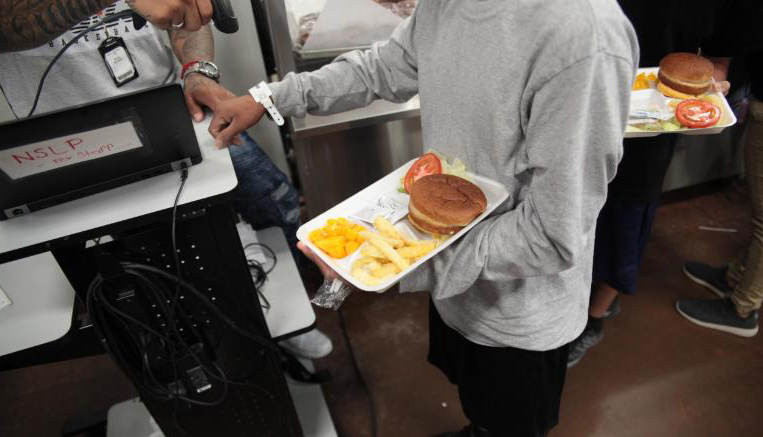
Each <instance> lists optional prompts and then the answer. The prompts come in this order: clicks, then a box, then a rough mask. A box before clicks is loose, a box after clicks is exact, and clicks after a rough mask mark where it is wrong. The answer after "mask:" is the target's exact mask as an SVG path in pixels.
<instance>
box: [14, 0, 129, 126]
mask: <svg viewBox="0 0 763 437" xmlns="http://www.w3.org/2000/svg"><path fill="white" fill-rule="evenodd" d="M131 16H132V11H130V10H127V11H122V12H119V13H117V14H114V15H111V16H108V17H106V18H103V19H102V20H99V21H98V22H96V23H95V24H93V25H92V26H90V27H88V28H87V29H85V30H83V31H82V32H81V33H80V34H78V35H77V36H75V37H74V38H72V39H71V40H70V41H69V42H68V43H66V45H64V46H63V47H62V48H61V50H59V51H58V53H56V56H54V57H53V60H52V61H50V63H49V64H48V67H47V68H45V72H44V73H42V77H41V78H40V82H39V84H38V85H37V92H36V93H35V96H34V102H33V103H32V109H30V110H29V114H27V117H31V116H32V114H34V111H35V110H36V109H37V104H38V103H39V101H40V96H41V95H42V87H43V86H44V85H45V79H47V77H48V73H50V69H51V68H53V65H54V64H55V63H56V61H58V59H59V58H60V57H61V56H62V55H63V54H64V53H65V52H66V51H67V50H68V49H69V47H71V46H72V45H74V44H76V43H77V41H79V40H80V38H82V37H83V36H85V35H87V34H88V33H90V32H92V31H93V30H95V29H96V28H98V27H100V26H105V25H106V23H111V22H112V21H117V20H120V19H122V18H126V17H131Z"/></svg>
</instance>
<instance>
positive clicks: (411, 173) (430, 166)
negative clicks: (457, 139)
mask: <svg viewBox="0 0 763 437" xmlns="http://www.w3.org/2000/svg"><path fill="white" fill-rule="evenodd" d="M440 173H442V163H441V162H440V158H438V157H437V155H435V154H434V153H427V154H425V155H423V156H422V157H421V158H419V159H418V160H417V161H416V162H414V163H413V165H412V166H411V168H409V169H408V173H406V174H405V179H404V180H403V187H404V188H405V191H407V192H409V193H410V192H411V187H412V186H413V183H414V182H416V181H417V180H419V179H421V178H422V177H424V176H427V175H430V174H440Z"/></svg>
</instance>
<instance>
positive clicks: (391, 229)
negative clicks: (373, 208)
mask: <svg viewBox="0 0 763 437" xmlns="http://www.w3.org/2000/svg"><path fill="white" fill-rule="evenodd" d="M374 226H375V227H376V229H378V230H379V232H381V234H382V235H386V236H387V237H389V238H394V239H395V240H403V242H405V239H404V238H403V236H402V235H400V232H398V231H397V229H395V226H393V225H392V223H390V222H389V220H387V219H385V218H384V217H382V216H379V217H376V219H375V220H374Z"/></svg>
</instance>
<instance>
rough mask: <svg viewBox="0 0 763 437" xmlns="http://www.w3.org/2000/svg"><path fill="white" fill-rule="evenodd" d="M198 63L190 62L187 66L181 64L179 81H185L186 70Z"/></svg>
mask: <svg viewBox="0 0 763 437" xmlns="http://www.w3.org/2000/svg"><path fill="white" fill-rule="evenodd" d="M198 63H199V61H191V62H189V63H187V64H183V70H181V71H180V79H181V80H182V79H185V74H186V73H187V72H188V69H189V68H191V67H193V66H194V65H196V64H198Z"/></svg>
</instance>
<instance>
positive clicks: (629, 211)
mask: <svg viewBox="0 0 763 437" xmlns="http://www.w3.org/2000/svg"><path fill="white" fill-rule="evenodd" d="M657 205H658V201H656V200H655V201H652V202H638V201H633V200H630V199H625V198H622V197H620V196H617V195H613V194H610V195H609V196H608V197H607V201H606V203H604V207H603V208H602V210H601V212H600V213H599V218H598V220H597V222H596V241H595V243H594V249H593V282H604V283H606V284H608V285H609V286H610V287H612V288H614V289H615V290H617V291H619V292H620V293H625V294H633V293H635V292H636V279H637V278H638V269H639V265H640V264H641V258H642V257H643V255H644V248H645V247H646V243H647V241H649V235H650V233H651V231H652V224H653V223H654V215H655V214H656V213H657Z"/></svg>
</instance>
